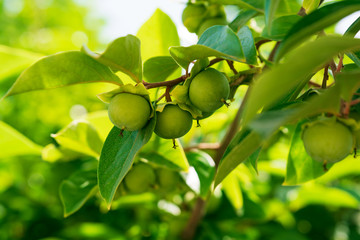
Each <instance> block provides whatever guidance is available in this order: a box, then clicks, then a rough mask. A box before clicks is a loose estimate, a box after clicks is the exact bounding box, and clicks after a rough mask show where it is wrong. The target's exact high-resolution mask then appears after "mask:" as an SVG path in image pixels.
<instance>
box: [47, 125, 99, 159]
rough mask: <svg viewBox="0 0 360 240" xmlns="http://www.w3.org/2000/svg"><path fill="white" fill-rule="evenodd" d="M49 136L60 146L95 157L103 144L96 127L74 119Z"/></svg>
mask: <svg viewBox="0 0 360 240" xmlns="http://www.w3.org/2000/svg"><path fill="white" fill-rule="evenodd" d="M51 136H52V137H53V138H55V140H56V141H57V143H58V144H60V145H61V146H62V147H64V148H67V149H70V150H72V151H74V152H79V153H83V154H85V155H89V156H93V157H95V158H98V157H99V155H100V152H101V147H102V144H103V142H102V140H101V139H100V137H99V135H98V133H97V131H96V129H95V128H94V127H93V126H92V125H91V124H89V123H88V122H85V121H78V120H75V121H73V122H71V123H70V124H69V125H68V126H66V127H65V128H63V129H62V130H60V131H59V132H58V133H56V134H52V135H51Z"/></svg>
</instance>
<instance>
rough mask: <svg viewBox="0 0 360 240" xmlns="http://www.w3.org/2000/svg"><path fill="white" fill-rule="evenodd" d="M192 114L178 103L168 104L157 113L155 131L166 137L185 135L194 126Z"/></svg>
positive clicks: (172, 137)
mask: <svg viewBox="0 0 360 240" xmlns="http://www.w3.org/2000/svg"><path fill="white" fill-rule="evenodd" d="M192 122H193V119H192V116H191V114H190V113H189V112H188V111H185V110H182V109H181V108H180V107H179V106H178V105H172V104H168V105H166V106H165V108H164V110H163V111H162V112H158V113H157V118H156V125H155V130H154V132H155V133H156V134H157V135H158V136H159V137H162V138H165V139H175V138H179V137H182V136H184V135H185V134H186V133H187V132H189V131H190V129H191V126H192Z"/></svg>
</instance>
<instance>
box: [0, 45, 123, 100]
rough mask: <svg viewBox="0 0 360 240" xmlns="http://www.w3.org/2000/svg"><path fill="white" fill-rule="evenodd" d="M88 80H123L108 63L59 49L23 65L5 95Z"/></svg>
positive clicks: (86, 81) (87, 81)
mask: <svg viewBox="0 0 360 240" xmlns="http://www.w3.org/2000/svg"><path fill="white" fill-rule="evenodd" d="M90 82H110V83H114V84H117V85H120V84H122V82H121V80H120V79H119V78H118V77H117V76H116V75H115V74H113V73H112V72H111V71H110V69H109V68H108V67H106V66H104V65H102V64H100V63H98V62H96V61H95V60H94V59H92V58H90V57H89V56H87V55H86V54H84V53H81V52H76V51H70V52H62V53H58V54H54V55H51V56H48V57H45V58H42V59H40V60H39V61H37V62H36V63H35V64H33V65H32V66H30V67H29V68H28V69H26V70H25V71H24V72H23V73H22V74H21V75H20V76H19V78H18V79H17V80H16V82H15V83H14V84H13V86H12V87H11V89H10V90H9V91H8V92H7V94H6V95H5V96H4V97H6V96H11V95H15V94H19V93H24V92H29V91H34V90H43V89H51V88H58V87H65V86H69V85H72V84H79V83H90Z"/></svg>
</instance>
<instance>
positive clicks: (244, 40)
mask: <svg viewBox="0 0 360 240" xmlns="http://www.w3.org/2000/svg"><path fill="white" fill-rule="evenodd" d="M237 36H238V37H239V39H240V42H241V45H242V48H243V51H244V55H245V58H246V62H247V63H249V64H252V65H256V64H257V58H256V56H257V52H256V48H255V42H254V38H253V36H252V33H251V30H250V28H249V27H248V26H244V27H242V28H241V29H240V30H239V31H238V32H237Z"/></svg>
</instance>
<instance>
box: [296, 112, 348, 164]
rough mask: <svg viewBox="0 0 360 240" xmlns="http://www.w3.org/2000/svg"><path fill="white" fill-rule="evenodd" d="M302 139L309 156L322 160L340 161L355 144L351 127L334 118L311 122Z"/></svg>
mask: <svg viewBox="0 0 360 240" xmlns="http://www.w3.org/2000/svg"><path fill="white" fill-rule="evenodd" d="M302 140H303V143H304V147H305V150H306V152H307V153H308V154H309V156H310V157H311V158H312V159H314V160H317V161H320V162H338V161H340V160H342V159H344V158H345V157H347V156H348V155H349V154H350V153H351V151H352V149H353V146H354V136H353V134H352V132H351V131H350V129H349V128H348V127H347V126H345V125H344V124H342V123H340V122H338V121H335V120H334V119H326V120H318V121H315V122H312V123H310V124H309V125H308V126H306V127H305V128H304V130H303V133H302Z"/></svg>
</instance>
